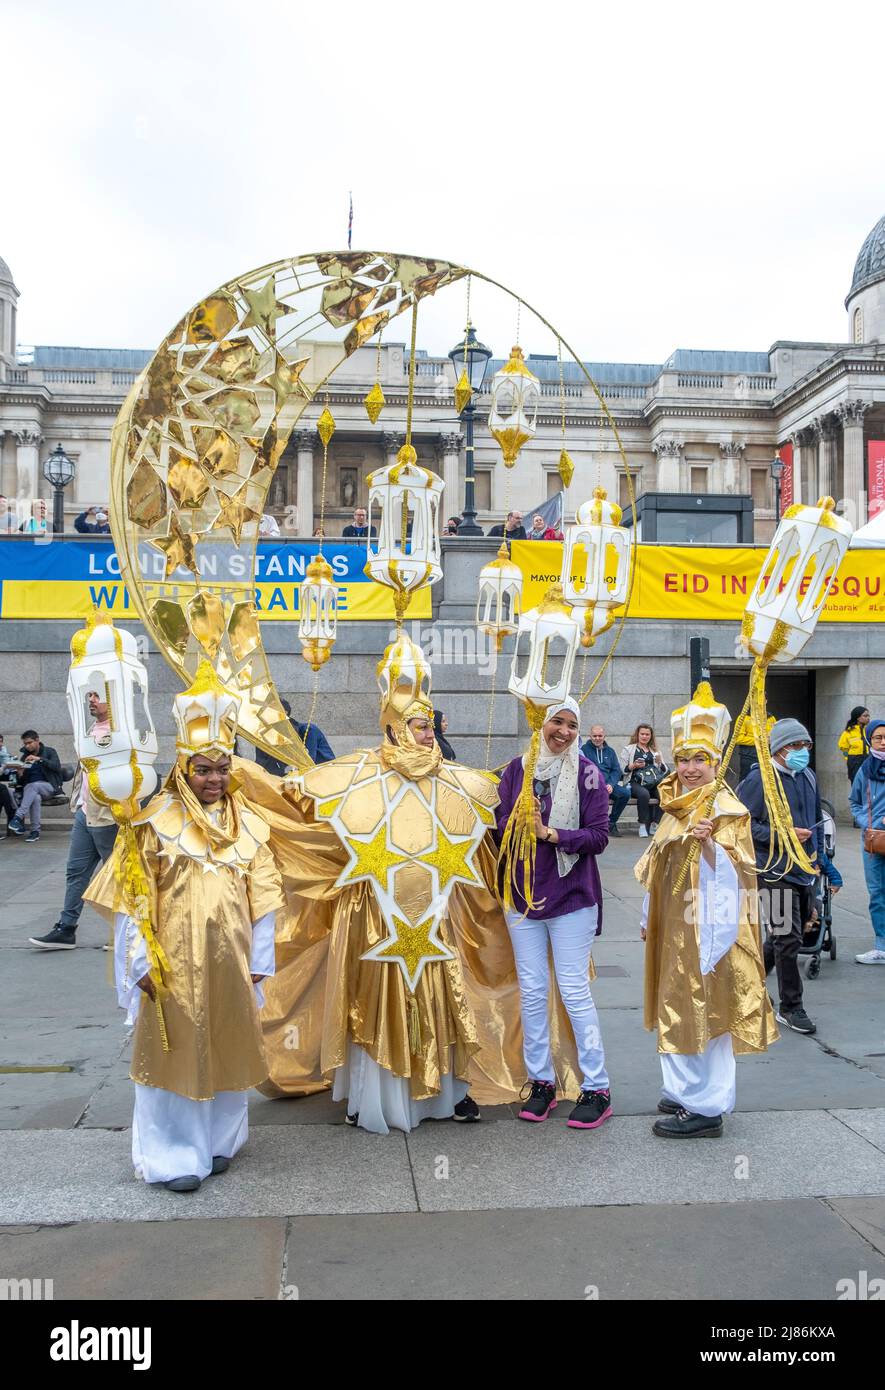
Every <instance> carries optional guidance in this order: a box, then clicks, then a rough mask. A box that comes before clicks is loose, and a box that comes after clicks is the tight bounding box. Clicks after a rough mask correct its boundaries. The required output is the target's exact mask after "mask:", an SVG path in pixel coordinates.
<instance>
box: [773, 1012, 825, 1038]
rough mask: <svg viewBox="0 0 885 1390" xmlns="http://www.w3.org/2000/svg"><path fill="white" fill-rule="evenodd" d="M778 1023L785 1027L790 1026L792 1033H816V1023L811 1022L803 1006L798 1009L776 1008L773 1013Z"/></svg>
mask: <svg viewBox="0 0 885 1390" xmlns="http://www.w3.org/2000/svg"><path fill="white" fill-rule="evenodd" d="M775 1018H776V1019H777V1021H778V1023H782V1024H783V1025H784V1027H785V1028H792V1030H793V1032H794V1033H816V1032H817V1024H816V1023H812V1021H811V1019H810V1018H809V1017H808V1014H807V1013H806V1012H805V1010H804V1009H803V1008H801V1007H800V1008H798V1009H789V1010H788V1009H778V1011H777V1013H776V1014H775Z"/></svg>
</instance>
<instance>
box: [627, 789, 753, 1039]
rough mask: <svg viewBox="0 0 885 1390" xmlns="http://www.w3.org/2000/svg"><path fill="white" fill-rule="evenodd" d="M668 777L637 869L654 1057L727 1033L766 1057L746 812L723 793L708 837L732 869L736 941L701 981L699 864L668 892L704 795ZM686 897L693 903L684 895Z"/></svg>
mask: <svg viewBox="0 0 885 1390" xmlns="http://www.w3.org/2000/svg"><path fill="white" fill-rule="evenodd" d="M678 792H679V783H678V781H677V779H676V774H675V773H672V774H671V775H670V777H668V778H667V779H666V780H665V781H664V782H662V783H661V784H660V788H659V795H660V798H661V809H662V811H663V813H664V814H663V816H662V818H661V822H660V824H659V826H658V829H657V833H656V835H655V837H654V840H653V841H652V843H651V844H650V845H649V847H648V849H647V850H646V852H645V854H644V855H643V856H642V858H641V859H640V860H639V863H638V864H637V865H636V869H635V873H636V877H637V878H638V880H639V882H640V883H641V884H642V885H643V887H644V888H645V889H646V891H647V892H648V894H649V906H648V923H647V935H646V943H645V1026H646V1028H648V1029H649V1030H652V1029H655V1028H656V1029H657V1032H658V1051H659V1052H677V1053H681V1054H683V1055H689V1056H691V1055H697V1054H699V1053H702V1052H703V1051H704V1049H705V1048H706V1046H707V1043H708V1042H710V1040H711V1039H712V1038H717V1037H719V1036H720V1035H721V1034H722V1033H730V1034H731V1036H732V1046H733V1048H734V1051H735V1052H736V1053H739V1052H764V1051H765V1050H766V1048H767V1047H768V1045H769V1043H772V1042H774V1041H775V1040H776V1039H777V1037H778V1030H777V1025H776V1023H775V1021H774V1013H773V1011H772V1008H771V1001H770V999H769V997H768V991H767V989H766V987H765V970H764V967H763V963H762V947H761V939H760V930H759V913H758V905H757V904H758V899H757V891H756V856H755V854H754V851H753V840H752V836H751V833H750V816H749V813H748V811H747V809H746V807H745V806H743V805H742V804H741V802H740V801H738V800H737V798H736V797H735V796H734V794H733V793H732V792H731V791H730V790H729V788H728V787H724V788H723V789H722V791H721V792H720V793H719V795H718V797H717V798H716V805H715V808H714V811H713V814H712V815H711V816H710V819H711V820H712V822H713V839H714V840H715V842H716V844H718V845H721V846H722V848H723V849H724V850H725V852H726V853H727V854H728V857H729V858H730V860H731V862H732V864H733V865H734V867H735V870H736V871H737V878H738V889H739V901H738V908H739V912H738V936H737V940H736V942H735V943H734V945H733V946H732V947H731V949H730V950H729V951H727V952H726V954H725V955H724V956H723V957H722V959H721V960H720V961H719V962H718V963H717V965H716V967H715V969H714V970H713V971H711V972H710V974H708V975H702V974H701V968H700V942H699V933H698V925H697V916H696V912H695V911H694V909H693V907H692V904H695V903H696V902H697V893H698V882H699V877H700V866H699V863H698V861H696V862H695V863H694V864H693V866H692V869H691V875H690V878H689V879H687V880H686V882H685V887H684V890H683V891H682V892H679V893H675V894H674V892H673V883H674V881H675V880H676V877H677V875H678V873H679V870H680V869H681V867H682V865H683V863H684V861H685V856H686V854H687V853H688V851H689V848H690V846H691V845H692V844H693V843H694V840H693V837H692V836H690V835H686V823H687V820H688V818H689V816H690V815H692V814H693V813H694V815H695V819H697V818H698V817H697V811H698V807H699V804H701V803H703V802H704V801H705V800H706V798H707V797H708V796H709V794H710V789H709V787H698V788H695V789H694V790H692V791H690V792H684V793H682V794H678ZM689 892H691V897H690V898H689V897H688V896H687V895H688V894H689Z"/></svg>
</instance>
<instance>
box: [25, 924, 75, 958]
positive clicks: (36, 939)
mask: <svg viewBox="0 0 885 1390" xmlns="http://www.w3.org/2000/svg"><path fill="white" fill-rule="evenodd" d="M28 941H29V942H30V943H31V945H32V946H41V947H42V948H43V950H44V951H73V949H74V947H75V946H76V944H77V933H76V932H75V931H74V928H73V927H63V926H62V924H61V922H56V924H55V926H54V927H53V928H52V931H49V932H47V933H46V935H45V936H29V937H28Z"/></svg>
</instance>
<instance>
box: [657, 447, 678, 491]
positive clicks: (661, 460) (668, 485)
mask: <svg viewBox="0 0 885 1390" xmlns="http://www.w3.org/2000/svg"><path fill="white" fill-rule="evenodd" d="M651 447H652V448H653V449H654V451H655V453H656V454H657V456H658V485H657V490H658V492H681V491H682V479H681V478H680V463H681V460H682V444H681V442H680V441H679V440H678V439H657V440H655V441H654V442H653V444H652V446H651Z"/></svg>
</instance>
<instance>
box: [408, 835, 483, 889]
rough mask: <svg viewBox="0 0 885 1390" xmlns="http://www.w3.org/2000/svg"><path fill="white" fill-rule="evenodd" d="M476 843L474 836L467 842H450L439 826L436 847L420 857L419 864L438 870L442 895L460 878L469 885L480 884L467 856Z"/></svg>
mask: <svg viewBox="0 0 885 1390" xmlns="http://www.w3.org/2000/svg"><path fill="white" fill-rule="evenodd" d="M475 845H476V841H475V840H474V838H473V836H471V837H470V838H469V839H467V840H459V841H458V842H457V843H455V842H454V841H452V840H450V839H449V837H448V835H446V833H445V831H444V830H443V828H442V826H441V825H439V826H437V840H436V847H435V848H434V849H432V850H428V852H427V853H426V854H422V855H420V857H419V859H418V862H419V864H426V865H427V866H428V867H429V868H433V869H436V871H437V873H438V874H439V891H440V892H441V893H442V892H443V891H444V890H445V888H446V886H447V885H448V883H449V880H450V879H453V878H460V879H464V880H465V881H466V882H467V883H479V882H480V880H479V879H478V878H477V876H476V874H475V873H474V871H473V867H472V865H470V864H468V863H467V856H468V854H471V853H472V852H473V849H474V848H475Z"/></svg>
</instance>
